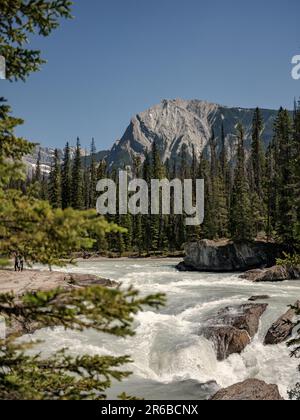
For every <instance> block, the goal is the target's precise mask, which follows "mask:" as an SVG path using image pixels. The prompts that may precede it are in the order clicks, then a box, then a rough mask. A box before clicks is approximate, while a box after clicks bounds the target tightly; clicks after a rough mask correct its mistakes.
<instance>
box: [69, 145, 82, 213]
mask: <svg viewBox="0 0 300 420" xmlns="http://www.w3.org/2000/svg"><path fill="white" fill-rule="evenodd" d="M71 204H72V207H73V208H74V209H76V210H81V209H83V207H84V200H83V171H82V163H81V147H80V140H79V138H77V144H76V151H75V156H74V160H73V167H72V181H71Z"/></svg>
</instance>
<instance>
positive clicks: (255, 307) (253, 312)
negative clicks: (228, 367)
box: [201, 303, 268, 361]
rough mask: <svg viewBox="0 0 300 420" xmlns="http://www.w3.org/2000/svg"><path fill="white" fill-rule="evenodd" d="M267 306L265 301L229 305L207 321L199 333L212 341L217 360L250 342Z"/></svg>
mask: <svg viewBox="0 0 300 420" xmlns="http://www.w3.org/2000/svg"><path fill="white" fill-rule="evenodd" d="M267 307H268V305H267V304H265V303H264V304H255V303H247V304H244V305H240V306H230V307H227V308H224V309H222V310H221V311H220V312H219V313H218V314H217V315H216V317H215V318H213V319H211V320H209V321H208V325H207V326H205V327H203V328H202V330H201V334H202V335H203V336H204V337H206V338H207V339H208V340H210V341H212V342H213V343H214V346H215V349H216V352H217V358H218V360H219V361H222V360H225V359H226V358H227V357H229V356H230V355H231V354H234V353H241V352H242V351H243V350H244V349H245V348H246V347H247V345H248V344H250V342H251V339H252V338H253V337H254V336H255V334H256V333H257V331H258V327H259V321H260V318H261V316H262V315H263V313H264V312H265V310H266V309H267Z"/></svg>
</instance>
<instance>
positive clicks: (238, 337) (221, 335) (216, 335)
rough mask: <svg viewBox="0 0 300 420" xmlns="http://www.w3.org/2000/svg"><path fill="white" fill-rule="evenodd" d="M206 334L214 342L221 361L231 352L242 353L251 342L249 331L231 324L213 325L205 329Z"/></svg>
mask: <svg viewBox="0 0 300 420" xmlns="http://www.w3.org/2000/svg"><path fill="white" fill-rule="evenodd" d="M203 333H204V336H205V338H207V339H208V340H210V341H212V342H213V343H214V346H215V348H216V352H217V359H218V360H219V361H222V360H225V359H227V357H229V356H230V355H231V354H234V353H238V354H240V353H242V351H243V350H244V349H245V348H246V347H247V346H248V344H250V343H251V338H250V336H249V334H248V333H247V331H245V330H239V329H237V328H235V327H232V326H230V325H228V326H212V327H209V328H207V329H205V330H204V332H203Z"/></svg>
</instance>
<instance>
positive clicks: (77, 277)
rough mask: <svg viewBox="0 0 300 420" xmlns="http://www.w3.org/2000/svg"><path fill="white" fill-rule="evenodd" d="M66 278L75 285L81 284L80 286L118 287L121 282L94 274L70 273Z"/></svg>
mask: <svg viewBox="0 0 300 420" xmlns="http://www.w3.org/2000/svg"><path fill="white" fill-rule="evenodd" d="M65 280H66V281H68V282H69V283H71V284H73V285H75V286H80V287H88V286H102V287H117V286H119V283H118V282H116V281H113V280H109V279H103V278H101V277H98V276H95V275H92V274H77V273H70V274H67V275H66V277H65Z"/></svg>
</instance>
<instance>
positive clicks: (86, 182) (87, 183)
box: [82, 150, 91, 210]
mask: <svg viewBox="0 0 300 420" xmlns="http://www.w3.org/2000/svg"><path fill="white" fill-rule="evenodd" d="M90 176H91V172H90V167H89V165H88V156H87V150H85V153H84V166H83V187H82V188H83V190H82V191H83V202H84V208H85V209H86V210H88V209H89V208H90V187H91V178H90Z"/></svg>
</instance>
